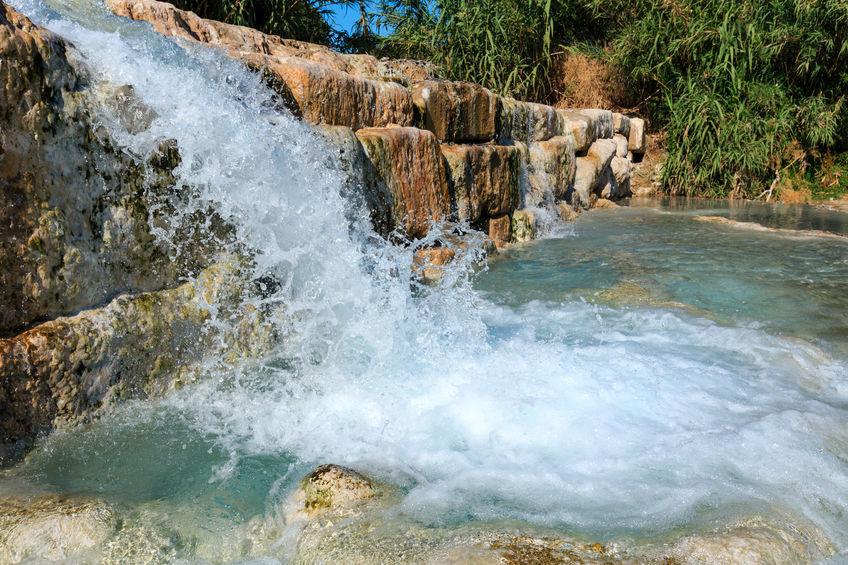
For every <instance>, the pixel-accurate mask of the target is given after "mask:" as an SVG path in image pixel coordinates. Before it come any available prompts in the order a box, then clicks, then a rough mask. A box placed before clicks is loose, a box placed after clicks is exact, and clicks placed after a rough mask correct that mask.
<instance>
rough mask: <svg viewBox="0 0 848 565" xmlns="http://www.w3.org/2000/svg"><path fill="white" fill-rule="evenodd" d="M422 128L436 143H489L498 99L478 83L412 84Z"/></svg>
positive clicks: (496, 126)
mask: <svg viewBox="0 0 848 565" xmlns="http://www.w3.org/2000/svg"><path fill="white" fill-rule="evenodd" d="M412 99H413V101H414V103H415V106H416V108H417V109H418V112H419V113H420V115H421V118H422V125H423V126H424V128H425V129H428V130H430V131H432V132H433V133H435V134H436V137H438V138H439V141H454V142H477V141H491V140H493V139H494V138H495V135H496V134H497V128H498V121H499V119H498V116H499V111H500V104H499V102H498V96H497V95H495V94H494V93H492V92H491V91H489V90H488V89H486V88H483V87H482V86H480V85H479V84H474V83H470V82H452V81H446V80H440V81H424V82H418V83H415V84H413V85H412Z"/></svg>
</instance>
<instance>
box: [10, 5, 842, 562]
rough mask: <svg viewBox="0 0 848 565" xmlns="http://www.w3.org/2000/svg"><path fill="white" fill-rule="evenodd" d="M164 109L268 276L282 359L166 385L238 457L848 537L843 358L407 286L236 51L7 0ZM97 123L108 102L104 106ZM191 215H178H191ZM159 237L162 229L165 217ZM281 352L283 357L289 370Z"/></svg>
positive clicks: (134, 144)
mask: <svg viewBox="0 0 848 565" xmlns="http://www.w3.org/2000/svg"><path fill="white" fill-rule="evenodd" d="M12 4H14V5H16V6H17V7H19V8H20V9H22V11H23V12H24V13H27V14H28V15H30V16H31V17H33V18H34V19H35V20H36V21H37V22H38V23H40V24H42V25H45V26H46V27H48V28H50V29H52V30H54V31H55V32H57V33H58V34H60V35H62V36H64V37H66V38H68V39H69V40H70V41H71V42H72V43H73V44H74V45H75V46H76V47H77V48H78V50H79V52H80V53H81V55H82V58H83V59H84V61H85V63H86V64H87V65H88V66H89V67H90V68H91V69H92V70H93V72H94V73H95V75H96V77H97V78H98V79H102V80H104V81H108V82H111V83H114V84H124V83H129V84H132V85H134V86H135V90H136V93H137V94H138V96H139V97H140V98H141V99H142V100H143V101H144V102H145V103H146V104H148V105H150V106H151V107H152V108H153V109H154V110H155V112H156V114H157V118H156V119H155V120H154V121H153V123H152V126H151V128H150V129H149V130H148V131H145V132H142V133H139V134H136V135H130V134H128V133H126V132H124V131H122V130H120V129H119V128H117V127H115V128H114V129H113V133H114V135H115V137H116V138H117V139H118V141H119V142H121V143H122V144H125V145H126V146H127V147H129V148H131V149H133V150H135V151H137V152H138V153H139V154H144V153H146V152H147V151H149V150H150V149H151V148H152V147H153V146H154V144H155V143H156V141H157V140H158V139H160V138H162V137H167V138H173V139H176V140H177V143H178V146H179V148H180V153H181V156H182V159H183V162H182V165H181V166H180V168H179V169H178V170H177V174H178V175H179V177H180V178H181V180H182V181H183V182H185V183H187V184H190V185H192V186H195V187H199V188H200V189H201V191H200V196H199V197H198V198H197V199H195V200H193V203H192V204H191V205H192V206H197V207H198V208H202V207H204V206H206V205H207V204H209V203H211V204H212V205H213V206H214V207H215V208H216V209H217V210H218V211H219V213H221V214H222V215H223V216H225V217H227V218H230V219H232V220H233V221H234V222H235V223H236V225H238V226H239V233H238V239H239V241H240V243H242V244H245V245H247V246H248V247H250V248H252V249H255V250H256V251H257V256H256V263H257V264H256V275H257V276H260V275H265V274H268V273H271V274H273V275H274V276H275V277H276V278H278V279H279V280H281V281H283V282H284V284H283V286H282V288H281V289H280V290H279V291H278V292H277V293H276V294H275V295H274V296H272V297H271V298H270V299H266V300H277V301H283V302H284V303H285V304H286V312H287V324H289V326H288V327H286V328H284V329H285V331H286V332H287V334H288V338H287V339H286V342H285V345H284V346H283V348H282V350H281V351H279V357H280V358H284V359H285V360H286V363H285V364H275V363H273V362H269V363H268V364H266V365H264V366H262V367H249V368H247V369H245V370H246V371H248V373H247V374H244V375H241V378H240V379H238V380H237V384H235V385H234V384H232V381H231V380H224V379H221V380H219V379H214V378H210V379H209V380H207V381H206V382H204V383H201V384H200V385H198V386H196V387H193V388H192V389H191V390H189V391H184V392H183V393H181V394H178V395H176V396H175V397H173V398H171V399H169V400H168V401H167V402H168V405H169V406H170V407H171V408H173V409H175V410H179V411H180V412H182V413H185V414H188V415H190V418H191V420H192V422H193V423H194V425H195V426H197V427H198V428H199V429H202V430H203V431H204V432H206V433H210V434H212V435H213V436H214V437H215V438H216V441H217V442H218V443H219V445H220V446H222V447H223V448H224V449H226V450H228V451H229V452H230V453H231V454H232V455H233V457H240V456H250V455H256V454H277V453H287V454H290V455H292V456H293V457H295V458H297V459H299V460H300V461H303V462H305V463H318V462H335V463H342V464H349V465H353V466H356V467H357V468H362V469H366V470H370V471H371V472H374V473H377V474H378V475H379V476H381V477H384V478H389V479H391V480H393V481H396V482H400V483H403V484H405V485H406V486H407V487H408V489H409V493H408V495H407V496H406V499H405V502H404V508H405V510H407V511H408V512H410V513H411V514H413V515H416V516H418V517H421V518H423V519H426V520H431V521H434V522H442V521H446V520H448V521H449V520H459V519H467V518H475V519H489V518H491V519H494V518H519V519H524V520H529V521H532V522H537V523H543V524H547V525H553V526H567V527H570V528H574V529H580V530H585V531H587V532H593V533H596V534H599V535H613V534H615V533H616V532H622V531H624V532H631V533H633V532H661V531H668V530H671V529H673V528H676V527H679V526H681V525H684V524H691V523H697V522H699V521H700V522H702V523H707V522H709V521H710V520H712V519H713V518H715V517H717V516H723V517H728V518H729V517H733V516H736V515H742V516H744V515H749V514H751V513H754V512H766V513H778V514H780V513H787V514H790V515H794V516H795V517H797V518H798V519H801V518H806V519H808V520H811V521H812V522H814V523H815V524H817V525H818V526H819V527H821V528H822V529H823V530H824V531H825V532H826V533H827V535H828V536H829V537H830V538H831V539H832V540H833V541H834V542H835V544H836V545H837V547H838V548H840V549H844V548H846V547H848V528H846V527H845V524H844V516H845V513H846V512H848V476H846V463H845V461H846V458H848V449H846V447H845V445H846V443H848V434H846V426H845V422H846V410H845V404H846V401H848V388H846V383H845V375H846V374H848V366H846V363H845V362H844V361H842V360H839V359H835V358H833V357H832V356H831V355H830V354H829V353H827V352H825V351H822V350H819V349H817V348H815V347H813V346H811V345H809V344H804V343H799V342H797V341H792V340H788V339H784V338H781V337H775V336H773V335H770V334H768V333H766V332H764V331H761V330H759V329H756V328H751V327H734V326H724V325H720V324H717V323H716V322H713V321H710V320H707V319H703V318H699V317H697V316H695V315H692V314H688V313H685V312H680V311H671V310H668V309H662V308H654V309H641V310H626V309H625V310H622V309H614V308H608V307H600V306H596V305H591V304H586V303H584V302H580V301H569V302H565V303H557V302H531V303H529V304H525V305H522V306H518V307H508V306H503V305H495V304H493V303H491V302H489V301H487V300H486V298H485V297H484V296H482V295H480V294H479V293H477V292H475V291H474V290H473V288H472V286H471V285H470V284H469V283H468V281H467V280H466V279H465V278H464V277H463V276H462V274H461V273H459V274H458V275H457V277H456V278H454V279H453V282H454V283H455V284H451V285H443V286H442V287H440V288H439V289H438V291H437V292H423V293H411V292H410V278H409V276H408V273H409V266H410V262H411V261H410V253H409V251H408V250H405V249H402V248H397V247H392V246H390V245H388V244H385V243H383V242H381V240H379V238H376V237H375V236H374V234H373V233H371V232H370V230H369V229H368V227H367V220H366V214H365V211H360V212H359V217H360V221H359V222H357V223H356V224H355V225H354V226H353V227H351V226H350V224H349V222H348V221H347V220H346V212H347V210H346V206H347V203H346V202H345V201H344V200H343V198H342V197H341V196H340V194H339V187H340V186H341V178H340V177H339V174H338V173H337V172H336V171H334V170H333V168H332V167H331V166H328V165H327V163H326V161H327V155H328V154H330V153H331V152H330V150H329V148H327V147H326V146H325V145H324V144H323V142H322V141H321V140H320V138H319V137H318V136H316V135H314V134H313V133H312V132H311V131H310V130H309V129H308V127H307V126H305V125H303V124H302V123H299V122H298V121H296V120H295V119H293V118H292V117H290V116H288V115H280V114H277V113H275V112H274V111H272V110H271V109H269V104H268V102H269V99H270V93H269V92H268V91H267V90H266V89H265V88H264V87H263V86H262V84H261V82H260V80H259V79H258V78H257V77H256V76H255V75H253V74H251V73H250V72H249V71H247V70H246V69H244V68H243V67H242V66H241V65H239V64H236V63H234V62H231V61H229V60H228V59H227V58H226V57H224V56H222V55H221V54H219V53H217V52H215V51H213V50H210V49H207V48H204V47H201V46H197V45H182V44H181V45H179V46H178V45H175V44H174V43H172V42H171V41H169V40H168V39H165V38H163V37H160V36H158V35H157V34H155V33H153V32H151V31H150V30H149V29H147V26H146V25H145V24H141V23H134V22H129V21H126V20H123V19H120V18H116V17H113V16H111V15H107V12H106V9H105V8H104V7H103V6H100V5H99V4H98V3H93V4H89V3H87V2H85V1H84V0H79V1H74V2H71V1H67V2H61V1H59V0H56V1H54V2H50V5H48V3H47V2H46V1H44V2H42V1H39V0H18V1H15V2H12ZM104 120H105V123H106V124H107V125H109V123H110V122H109V119H108V116H104ZM186 212H188V210H186ZM164 237H167V234H164ZM281 367H284V368H281Z"/></svg>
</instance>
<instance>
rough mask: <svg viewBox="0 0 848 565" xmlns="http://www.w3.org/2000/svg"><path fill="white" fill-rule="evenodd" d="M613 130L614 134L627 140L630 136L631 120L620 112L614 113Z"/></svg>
mask: <svg viewBox="0 0 848 565" xmlns="http://www.w3.org/2000/svg"><path fill="white" fill-rule="evenodd" d="M612 129H613V132H614V133H616V134H619V135H623V136H624V137H625V138H626V137H627V136H628V135H630V118H628V117H627V116H625V115H624V114H620V113H618V112H613V113H612Z"/></svg>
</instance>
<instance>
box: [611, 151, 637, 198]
mask: <svg viewBox="0 0 848 565" xmlns="http://www.w3.org/2000/svg"><path fill="white" fill-rule="evenodd" d="M631 168H632V165H631V164H630V159H628V158H627V157H619V156H617V155H616V156H615V157H613V158H612V161H611V162H610V171H611V172H612V179H613V180H615V185H616V186H615V189H614V190H611V191H610V195H611V196H612V197H613V198H625V197H627V196H630V195H631V194H632V191H631V190H630V174H631Z"/></svg>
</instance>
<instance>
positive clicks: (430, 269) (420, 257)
mask: <svg viewBox="0 0 848 565" xmlns="http://www.w3.org/2000/svg"><path fill="white" fill-rule="evenodd" d="M454 257H456V251H455V250H454V249H453V248H451V247H424V248H422V249H416V250H415V253H414V254H413V258H412V268H413V270H414V271H415V274H416V275H417V276H418V277H419V278H420V279H421V282H423V283H425V284H434V283H437V282H439V281H440V280H442V278H443V277H444V274H445V267H446V265H448V264H449V263H450V262H451V261H453V259H454Z"/></svg>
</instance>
